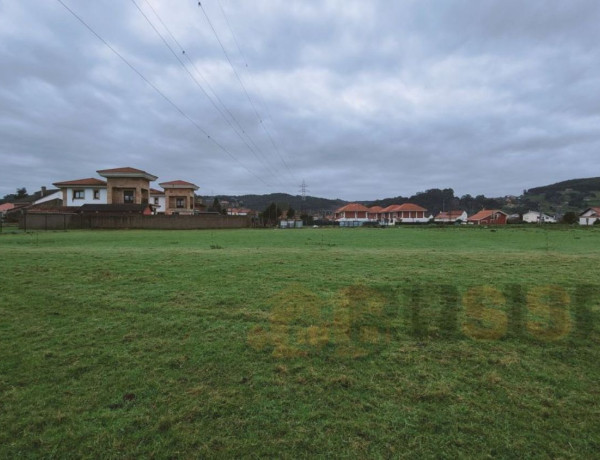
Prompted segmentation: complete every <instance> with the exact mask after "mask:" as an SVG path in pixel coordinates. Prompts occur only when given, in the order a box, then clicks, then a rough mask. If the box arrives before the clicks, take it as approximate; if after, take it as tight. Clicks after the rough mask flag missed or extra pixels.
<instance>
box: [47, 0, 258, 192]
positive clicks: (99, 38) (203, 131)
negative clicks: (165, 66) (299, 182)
mask: <svg viewBox="0 0 600 460" xmlns="http://www.w3.org/2000/svg"><path fill="white" fill-rule="evenodd" d="M56 1H57V2H58V3H60V4H61V5H62V6H63V7H64V8H65V9H66V10H67V11H68V12H69V13H71V15H72V16H73V17H74V18H75V19H77V20H78V21H79V22H80V23H81V24H82V25H83V26H84V27H85V28H86V29H88V30H89V31H90V32H91V33H92V34H93V35H94V36H95V37H96V38H97V39H98V40H100V41H101V42H102V43H103V44H104V45H105V46H106V47H107V48H108V49H110V50H111V51H112V52H113V53H114V54H115V55H116V56H117V57H118V58H119V59H121V61H123V62H124V63H125V64H126V65H127V66H128V67H129V68H130V69H131V70H133V71H134V72H135V73H136V74H137V75H138V76H139V77H140V78H141V79H142V80H144V81H145V82H146V83H147V84H148V85H149V86H150V87H151V88H152V89H153V90H154V91H156V92H157V93H158V94H159V95H160V96H161V97H162V98H163V99H164V100H165V101H167V102H168V103H169V104H170V105H171V106H172V107H173V108H174V109H175V110H177V111H178V112H179V113H180V114H181V115H182V116H183V117H185V118H186V119H187V120H188V121H189V122H190V123H191V124H192V125H194V127H195V128H196V129H197V130H198V131H200V132H201V133H202V134H204V135H205V136H206V138H207V139H209V140H210V141H211V142H212V143H213V144H215V145H216V146H217V147H218V148H219V149H220V150H222V151H223V152H225V153H226V154H227V155H229V156H230V157H231V158H232V159H233V160H234V161H236V162H237V163H239V164H240V165H241V166H242V167H243V168H244V169H245V170H246V171H248V172H249V173H250V174H252V175H253V176H254V177H256V178H257V179H258V180H260V181H261V182H262V183H264V184H265V185H267V186H268V185H269V184H267V183H266V182H265V181H264V180H263V179H262V178H260V177H259V176H257V175H256V174H255V173H254V172H252V171H251V170H250V169H248V168H247V167H246V165H244V164H243V163H242V162H241V161H240V160H238V159H237V158H236V157H235V156H234V155H233V154H232V153H231V152H230V151H229V150H228V149H227V148H225V147H224V146H223V145H221V144H220V143H219V142H218V141H217V140H215V139H214V138H213V137H211V136H210V134H208V132H206V131H205V130H204V129H203V128H202V127H201V126H200V125H199V124H198V123H196V121H194V120H193V119H192V118H191V117H190V116H189V115H188V114H187V113H185V112H184V111H183V110H182V109H181V108H180V107H179V106H178V105H177V104H175V103H174V102H173V101H172V100H171V99H170V98H169V97H168V96H167V95H166V94H164V93H163V92H162V91H161V90H160V89H158V87H157V86H156V85H154V84H153V83H152V82H151V81H150V80H148V79H147V78H146V77H145V76H144V75H143V74H142V73H141V72H140V71H139V70H138V69H137V68H136V67H135V66H134V65H133V64H131V63H130V62H129V61H128V60H127V59H126V58H125V57H124V56H123V55H122V54H121V53H119V52H118V51H117V50H116V49H115V48H113V47H112V46H111V45H110V44H109V43H108V42H107V41H106V40H104V38H102V37H101V36H100V35H99V34H98V33H97V32H96V31H95V30H94V29H93V28H92V27H91V26H90V25H88V24H87V22H85V21H84V20H83V19H82V18H81V17H80V16H79V15H78V14H77V13H75V12H74V11H73V10H72V9H71V8H69V7H68V6H67V5H66V4H65V3H64V2H63V1H62V0H56Z"/></svg>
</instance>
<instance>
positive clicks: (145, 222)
mask: <svg viewBox="0 0 600 460" xmlns="http://www.w3.org/2000/svg"><path fill="white" fill-rule="evenodd" d="M250 224H251V220H250V218H248V217H247V216H224V215H214V214H205V215H194V216H176V215H175V216H165V215H156V216H144V215H140V214H124V215H108V216H107V215H82V214H74V213H61V214H58V213H35V214H24V215H23V216H21V217H20V218H19V228H20V229H22V230H25V231H28V230H80V229H151V230H196V229H216V228H248V227H250Z"/></svg>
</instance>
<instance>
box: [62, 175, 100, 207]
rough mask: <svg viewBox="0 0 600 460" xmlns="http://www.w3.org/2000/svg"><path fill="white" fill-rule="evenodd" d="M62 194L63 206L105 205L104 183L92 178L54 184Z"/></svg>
mask: <svg viewBox="0 0 600 460" xmlns="http://www.w3.org/2000/svg"><path fill="white" fill-rule="evenodd" d="M54 186H55V187H58V188H59V189H60V190H61V192H62V202H63V206H73V207H77V206H83V205H84V204H106V203H107V201H106V200H107V194H106V182H105V181H103V180H100V179H96V178H94V177H88V178H86V179H77V180H69V181H63V182H55V183H54Z"/></svg>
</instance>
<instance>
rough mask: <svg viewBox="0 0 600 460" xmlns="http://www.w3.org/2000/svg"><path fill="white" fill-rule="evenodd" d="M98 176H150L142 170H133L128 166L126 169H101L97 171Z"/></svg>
mask: <svg viewBox="0 0 600 460" xmlns="http://www.w3.org/2000/svg"><path fill="white" fill-rule="evenodd" d="M96 172H97V173H98V174H106V173H108V174H112V173H117V174H120V173H125V174H128V173H132V174H148V173H147V172H146V171H142V170H141V169H136V168H131V167H129V166H126V167H125V168H112V169H99V170H98V171H96Z"/></svg>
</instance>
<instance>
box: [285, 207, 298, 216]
mask: <svg viewBox="0 0 600 460" xmlns="http://www.w3.org/2000/svg"><path fill="white" fill-rule="evenodd" d="M295 215H296V211H295V210H294V208H292V207H291V206H290V209H288V211H287V218H288V219H293V218H294V216H295Z"/></svg>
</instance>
